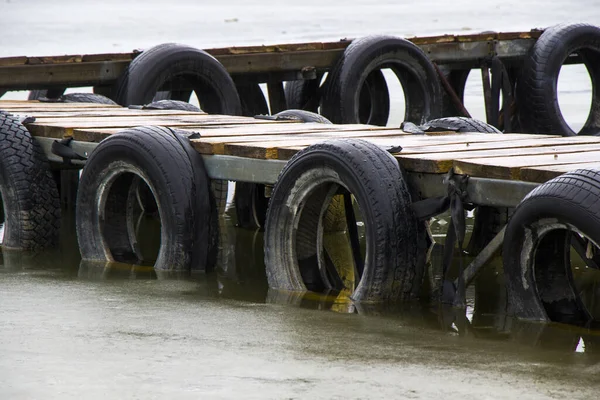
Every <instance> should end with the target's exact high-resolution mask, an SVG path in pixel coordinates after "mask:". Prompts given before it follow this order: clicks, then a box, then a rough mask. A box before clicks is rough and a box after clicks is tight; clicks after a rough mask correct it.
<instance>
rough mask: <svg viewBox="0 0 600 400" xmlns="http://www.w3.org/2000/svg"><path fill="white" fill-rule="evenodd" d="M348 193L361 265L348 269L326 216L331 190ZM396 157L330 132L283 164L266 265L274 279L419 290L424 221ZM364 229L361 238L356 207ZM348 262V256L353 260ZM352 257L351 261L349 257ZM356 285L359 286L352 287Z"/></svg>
mask: <svg viewBox="0 0 600 400" xmlns="http://www.w3.org/2000/svg"><path fill="white" fill-rule="evenodd" d="M337 194H342V195H343V196H344V201H345V203H346V204H350V205H351V204H352V202H353V199H355V201H356V206H350V208H347V209H346V211H347V214H346V216H347V224H348V234H349V236H350V242H351V243H352V245H351V252H352V256H351V257H352V259H353V261H354V265H355V268H354V271H353V272H352V271H345V276H343V275H344V273H342V272H341V270H342V269H343V268H344V266H343V265H336V264H335V263H334V261H333V260H334V256H333V254H331V253H329V252H328V251H327V249H326V247H325V246H324V237H323V229H322V227H323V217H324V215H325V213H326V211H327V206H328V204H329V202H330V200H331V198H332V197H333V196H335V195H337ZM410 205H411V197H410V193H409V191H408V187H407V185H406V183H405V181H404V179H403V178H402V173H401V170H400V167H399V165H398V162H397V161H396V159H395V158H394V157H393V156H392V155H391V154H389V153H388V152H387V151H385V150H383V149H381V148H380V147H378V146H376V145H374V144H372V143H369V142H366V141H363V140H349V139H340V140H331V141H326V142H323V143H318V144H315V145H312V146H309V147H307V148H306V149H304V150H302V151H300V152H299V153H297V154H296V155H295V156H294V157H293V158H292V159H291V160H290V161H289V162H288V163H287V164H286V166H285V167H284V169H283V170H282V172H281V174H280V176H279V178H278V179H277V183H276V184H275V188H274V190H273V195H272V197H271V201H270V203H269V209H268V211H267V217H266V228H265V239H264V240H265V265H266V269H267V278H268V281H269V286H270V287H271V288H274V289H282V290H291V291H305V290H311V291H328V290H336V291H339V290H348V291H349V292H350V293H352V295H351V296H352V298H353V299H354V300H357V301H395V300H406V299H409V298H411V297H413V296H414V293H415V291H416V290H417V289H416V288H418V287H420V284H421V282H417V279H416V277H417V276H421V274H417V273H416V272H417V271H415V269H416V268H417V264H418V261H417V252H418V243H417V232H418V221H417V220H416V218H415V217H414V215H413V213H412V208H411V207H410ZM357 210H359V211H360V213H361V214H362V220H363V223H364V229H365V240H366V250H365V251H366V253H365V255H364V257H363V256H362V252H361V249H360V245H359V233H358V230H357V225H356V215H355V212H356V211H357ZM346 264H347V263H346ZM350 264H352V263H350ZM349 286H352V287H349Z"/></svg>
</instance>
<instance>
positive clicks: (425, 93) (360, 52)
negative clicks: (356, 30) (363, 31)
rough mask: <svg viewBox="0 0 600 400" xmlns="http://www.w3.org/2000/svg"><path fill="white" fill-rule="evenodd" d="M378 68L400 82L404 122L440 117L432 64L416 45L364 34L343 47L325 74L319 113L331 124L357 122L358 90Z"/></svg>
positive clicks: (439, 104)
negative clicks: (325, 81)
mask: <svg viewBox="0 0 600 400" xmlns="http://www.w3.org/2000/svg"><path fill="white" fill-rule="evenodd" d="M381 68H390V69H391V70H393V71H394V73H395V74H396V76H397V77H398V80H399V81H400V83H401V85H402V88H403V90H404V96H405V99H406V113H405V117H404V120H405V121H409V122H413V123H415V124H422V123H424V122H425V121H427V120H430V119H433V118H437V117H439V116H440V114H441V100H440V96H441V89H440V84H439V81H438V77H437V73H436V71H435V69H434V67H433V65H432V64H431V62H430V61H429V59H428V58H427V56H426V55H425V53H423V51H422V50H421V49H420V48H419V47H418V46H416V45H414V44H413V43H411V42H409V41H407V40H404V39H401V38H396V37H392V36H368V37H365V38H361V39H357V40H354V41H353V42H352V43H351V44H350V46H348V47H347V48H346V50H345V51H344V53H343V55H342V57H341V58H340V60H339V61H338V62H337V63H336V64H335V67H334V68H333V70H332V71H330V73H329V76H328V77H327V85H326V87H325V94H324V96H323V105H322V110H321V111H322V112H321V113H322V114H323V115H324V116H325V117H327V118H328V119H329V120H331V121H332V122H333V123H359V122H360V106H359V105H360V103H359V98H360V90H361V89H362V88H363V84H364V82H365V80H366V78H367V77H368V76H369V75H370V74H371V73H372V72H373V71H375V70H379V69H381ZM386 122H387V119H386Z"/></svg>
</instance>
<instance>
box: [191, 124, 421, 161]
mask: <svg viewBox="0 0 600 400" xmlns="http://www.w3.org/2000/svg"><path fill="white" fill-rule="evenodd" d="M340 127H343V125H342V126H340ZM219 131H220V130H218V129H217V130H213V132H210V133H209V134H206V130H202V131H201V134H202V137H201V138H200V139H196V141H195V142H194V143H195V144H194V146H195V148H196V150H198V151H199V152H200V153H202V154H225V148H226V146H227V145H228V144H229V143H232V144H233V145H234V146H240V147H243V145H245V144H251V145H252V144H254V145H256V146H252V148H253V149H254V148H255V147H273V146H271V145H270V143H274V144H280V143H296V142H297V141H298V140H300V139H302V140H303V142H306V143H311V144H312V143H316V142H321V141H324V140H331V139H346V138H363V139H366V138H383V137H388V136H381V135H379V131H350V130H345V131H342V130H325V131H320V132H319V131H317V132H311V133H306V132H303V133H294V132H290V134H287V135H286V134H284V133H276V134H270V135H263V134H261V135H248V134H244V135H243V136H218V134H219ZM270 131H271V130H270V129H269V130H268V133H271V132H270ZM263 132H264V131H263ZM382 132H386V133H387V131H382ZM210 134H212V135H214V136H211V135H210ZM400 135H410V134H409V133H403V132H400V133H398V132H396V133H395V134H394V135H393V137H398V136H400ZM252 151H254V150H252Z"/></svg>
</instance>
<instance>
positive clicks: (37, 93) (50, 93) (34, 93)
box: [27, 88, 66, 100]
mask: <svg viewBox="0 0 600 400" xmlns="http://www.w3.org/2000/svg"><path fill="white" fill-rule="evenodd" d="M65 90H66V88H56V89H41V90H31V91H30V92H29V95H28V96H27V100H39V99H42V98H46V99H58V98H59V97H60V96H62V95H63V94H64V93H65Z"/></svg>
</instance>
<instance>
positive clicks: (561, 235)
mask: <svg viewBox="0 0 600 400" xmlns="http://www.w3.org/2000/svg"><path fill="white" fill-rule="evenodd" d="M599 196H600V171H598V170H592V169H579V170H576V171H573V172H569V173H566V174H563V175H561V176H559V177H557V178H554V179H551V180H549V181H548V182H546V183H544V184H542V185H540V186H538V187H537V188H535V189H534V190H533V191H531V192H530V193H529V194H528V195H527V196H526V197H525V198H524V199H523V201H522V202H521V203H520V204H519V205H518V206H517V208H516V209H515V212H514V215H513V216H512V218H511V219H510V221H509V223H508V226H507V229H506V233H505V236H504V245H503V246H504V248H503V257H502V258H503V265H504V274H505V280H506V286H507V290H508V298H509V302H510V312H511V313H514V314H515V315H516V316H517V317H519V318H524V319H531V320H541V321H548V320H551V321H557V322H565V323H570V324H584V323H586V322H587V321H588V320H590V319H591V318H590V314H589V313H588V310H587V309H586V307H585V306H584V304H583V303H582V300H581V296H580V294H579V292H578V288H577V287H576V286H575V285H574V282H573V274H572V271H571V262H572V261H573V256H572V255H573V254H576V253H578V254H579V257H580V258H581V259H582V260H583V261H584V262H585V263H586V265H588V266H591V267H594V268H598V265H599V263H600V251H599V250H598V244H600V202H598V197H599ZM572 248H573V249H574V250H575V251H574V252H572V251H571V249H572ZM595 317H596V318H598V315H596V316H595Z"/></svg>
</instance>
